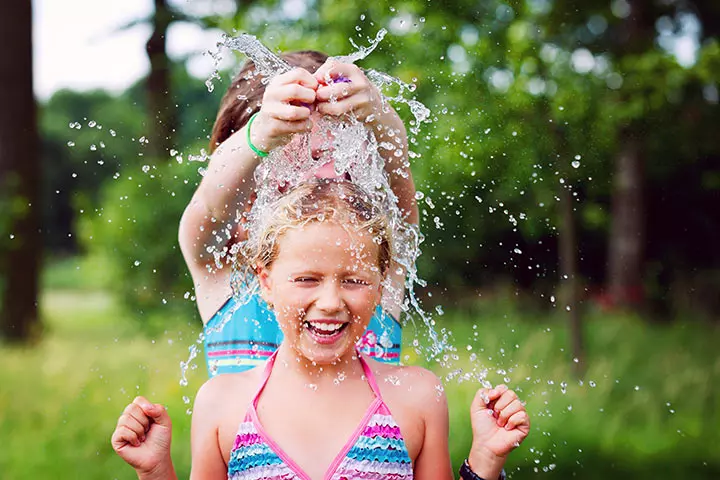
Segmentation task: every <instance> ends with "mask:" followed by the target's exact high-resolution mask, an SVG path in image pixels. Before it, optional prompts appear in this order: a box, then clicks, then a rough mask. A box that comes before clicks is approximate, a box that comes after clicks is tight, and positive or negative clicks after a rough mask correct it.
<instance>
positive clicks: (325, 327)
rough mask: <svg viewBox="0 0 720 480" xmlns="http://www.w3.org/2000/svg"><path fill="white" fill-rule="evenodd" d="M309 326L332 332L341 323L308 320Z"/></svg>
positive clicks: (340, 325)
mask: <svg viewBox="0 0 720 480" xmlns="http://www.w3.org/2000/svg"><path fill="white" fill-rule="evenodd" d="M309 323H310V326H311V327H312V328H314V329H316V330H321V331H323V332H334V331H335V330H337V329H339V328H340V327H342V325H343V324H342V323H319V322H318V323H315V322H309Z"/></svg>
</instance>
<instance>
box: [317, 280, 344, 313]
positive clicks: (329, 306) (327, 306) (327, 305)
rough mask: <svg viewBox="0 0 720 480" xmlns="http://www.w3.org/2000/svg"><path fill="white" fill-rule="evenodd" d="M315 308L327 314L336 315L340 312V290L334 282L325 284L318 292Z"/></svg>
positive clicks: (341, 306) (341, 302)
mask: <svg viewBox="0 0 720 480" xmlns="http://www.w3.org/2000/svg"><path fill="white" fill-rule="evenodd" d="M316 306H317V307H318V308H319V309H320V310H322V311H323V312H327V313H336V312H339V311H340V310H342V308H343V301H342V297H341V296H340V289H339V286H338V285H337V284H336V282H326V283H325V284H324V285H323V287H322V289H320V292H319V293H318V298H317V301H316Z"/></svg>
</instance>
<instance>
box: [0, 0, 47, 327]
mask: <svg viewBox="0 0 720 480" xmlns="http://www.w3.org/2000/svg"><path fill="white" fill-rule="evenodd" d="M0 49H2V55H0V58H1V59H2V60H0V63H1V64H2V66H1V67H0V85H2V88H0V105H2V108H0V202H1V203H2V204H3V205H2V210H0V221H1V223H3V224H4V226H3V228H2V232H1V233H2V238H0V307H2V308H1V309H0V329H1V331H2V336H3V337H5V338H6V339H8V340H10V341H24V340H28V339H29V338H30V337H31V335H32V334H33V333H37V332H38V331H39V318H38V303H37V297H38V273H39V268H40V257H41V253H42V252H41V245H42V242H41V234H40V212H39V208H40V159H39V155H38V144H39V138H38V132H37V110H36V105H35V98H34V95H33V71H32V7H31V2H30V1H29V0H27V1H18V2H0ZM6 229H7V230H6Z"/></svg>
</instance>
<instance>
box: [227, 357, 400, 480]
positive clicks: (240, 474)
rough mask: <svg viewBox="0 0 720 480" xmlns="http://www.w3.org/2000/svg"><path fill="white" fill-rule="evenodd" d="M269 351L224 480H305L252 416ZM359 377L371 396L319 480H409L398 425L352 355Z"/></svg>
mask: <svg viewBox="0 0 720 480" xmlns="http://www.w3.org/2000/svg"><path fill="white" fill-rule="evenodd" d="M276 356H277V352H275V353H274V354H273V355H272V356H271V357H270V359H269V360H268V362H267V365H266V367H265V372H264V374H263V379H262V382H261V384H260V388H259V389H258V391H257V393H256V394H255V397H253V401H252V403H251V404H250V407H249V408H248V411H247V413H246V414H245V419H244V420H243V422H242V423H241V424H240V428H239V429H238V433H237V436H236V437H235V443H234V445H233V449H232V451H231V452H230V461H229V462H228V479H230V480H240V479H243V480H310V477H309V476H308V475H307V474H306V473H305V472H303V471H302V469H301V468H300V466H299V465H297V464H296V463H295V462H294V461H293V460H292V459H291V458H290V457H288V455H287V454H286V453H285V452H283V450H282V449H281V448H280V446H279V445H278V444H277V443H275V442H274V441H273V439H272V438H270V436H269V435H268V434H267V433H266V432H265V430H264V429H263V427H262V425H261V424H260V420H259V419H258V415H257V404H258V399H259V398H260V393H261V392H262V390H263V388H265V384H266V383H267V380H268V378H269V377H270V372H271V370H272V367H273V364H274V363H275V357H276ZM358 358H359V359H360V363H361V364H362V368H363V371H364V373H365V378H367V380H368V383H369V384H370V388H372V391H373V393H374V394H375V400H373V402H372V403H371V404H370V406H369V407H368V409H367V411H366V413H365V415H364V417H363V419H362V421H361V422H360V425H358V427H357V429H355V432H354V433H353V435H352V436H351V437H350V439H349V440H348V442H347V443H346V444H345V446H344V447H343V449H342V450H341V451H340V453H339V454H338V455H337V457H335V460H334V461H333V462H332V463H331V464H330V467H329V468H328V471H327V472H325V475H324V477H323V480H353V479H357V478H362V479H363V480H380V479H388V480H410V479H412V478H413V471H412V462H411V460H410V455H409V454H408V451H407V447H406V446H405V440H404V439H403V436H402V433H400V427H398V424H397V423H396V422H395V420H394V419H393V417H392V414H391V413H390V410H389V409H388V407H387V405H385V402H384V401H383V399H382V396H381V395H380V389H379V388H378V385H377V382H376V381H375V376H374V375H373V373H372V370H371V369H370V367H369V366H368V364H367V362H366V361H365V359H363V357H362V355H359V354H358Z"/></svg>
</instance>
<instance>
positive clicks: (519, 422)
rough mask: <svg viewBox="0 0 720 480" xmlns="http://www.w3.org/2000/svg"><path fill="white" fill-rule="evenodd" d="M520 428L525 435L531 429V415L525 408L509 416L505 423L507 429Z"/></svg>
mask: <svg viewBox="0 0 720 480" xmlns="http://www.w3.org/2000/svg"><path fill="white" fill-rule="evenodd" d="M514 429H518V431H519V432H521V433H523V437H522V438H525V436H527V433H528V432H529V431H530V416H529V415H528V413H527V412H526V411H525V410H522V411H519V412H517V413H514V414H513V415H511V416H510V418H508V421H507V423H506V424H505V430H514Z"/></svg>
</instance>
